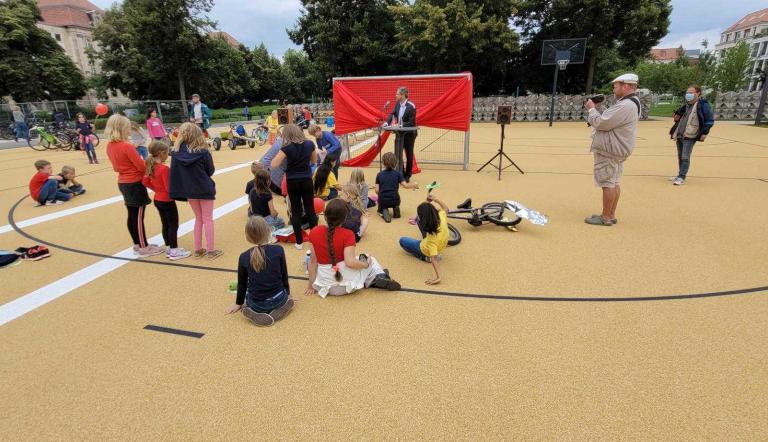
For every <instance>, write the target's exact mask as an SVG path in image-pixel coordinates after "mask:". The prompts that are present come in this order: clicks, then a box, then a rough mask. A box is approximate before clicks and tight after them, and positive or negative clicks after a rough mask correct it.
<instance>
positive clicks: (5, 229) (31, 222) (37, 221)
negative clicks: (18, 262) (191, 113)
mask: <svg viewBox="0 0 768 442" xmlns="http://www.w3.org/2000/svg"><path fill="white" fill-rule="evenodd" d="M250 165H251V163H242V164H236V165H234V166H229V167H225V168H223V169H217V170H216V172H214V173H213V175H214V176H216V175H220V174H223V173H227V172H232V171H233V170H238V169H242V168H244V167H248V166H250ZM122 200H123V197H122V196H121V195H118V196H113V197H111V198H107V199H103V200H100V201H95V202H93V203H88V204H83V205H82V206H77V207H72V208H71V209H65V210H59V211H58V212H53V213H49V214H46V215H41V216H36V217H34V218H30V219H27V220H24V221H18V222H17V223H16V225H17V226H19V227H29V226H34V225H35V224H40V223H44V222H48V221H53V220H55V219H59V218H63V217H65V216H70V215H75V214H77V213H81V212H86V211H88V210H92V209H97V208H99V207H104V206H108V205H110V204H114V203H118V202H120V201H122ZM11 231H13V227H11V225H10V224H6V225H4V226H0V235H2V234H3V233H8V232H11Z"/></svg>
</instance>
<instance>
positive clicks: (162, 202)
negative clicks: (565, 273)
mask: <svg viewBox="0 0 768 442" xmlns="http://www.w3.org/2000/svg"><path fill="white" fill-rule="evenodd" d="M167 159H168V145H167V144H165V143H164V142H162V141H158V140H155V141H153V142H151V143H149V157H148V158H147V159H146V165H147V174H146V175H145V176H144V178H143V179H142V183H143V184H144V186H146V187H147V188H149V189H152V190H154V191H155V207H156V208H157V212H158V213H159V214H160V222H161V223H162V226H163V241H165V246H166V248H167V250H166V253H165V257H166V258H168V259H170V260H171V261H176V260H179V259H184V258H188V257H189V256H190V255H192V253H190V252H189V250H186V249H184V248H183V247H179V244H178V238H177V231H178V230H179V209H178V208H177V207H176V201H174V200H172V199H171V196H170V194H169V193H168V192H169V188H168V181H169V180H168V176H169V174H170V169H169V168H168V166H166V165H165V164H164V163H165V160H167Z"/></svg>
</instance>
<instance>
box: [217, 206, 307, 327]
mask: <svg viewBox="0 0 768 442" xmlns="http://www.w3.org/2000/svg"><path fill="white" fill-rule="evenodd" d="M270 236H271V229H270V228H269V226H268V225H267V223H266V222H265V221H264V219H263V218H262V217H260V216H251V217H248V221H247V222H246V224H245V237H246V238H247V239H248V242H250V243H252V244H255V247H252V248H251V249H249V250H246V251H245V252H243V253H242V254H241V255H240V258H239V260H238V264H237V300H236V301H235V304H234V305H232V306H231V307H229V308H228V309H227V314H231V313H235V312H237V311H239V310H242V312H243V316H245V317H246V318H248V319H249V320H250V321H251V322H253V323H254V324H255V325H258V326H261V327H267V326H270V325H272V324H274V323H275V322H277V321H279V320H281V319H282V318H284V317H285V316H286V315H287V314H288V313H289V312H290V311H291V309H292V308H293V299H291V298H290V294H291V287H290V286H289V285H288V266H287V265H286V263H285V251H284V250H283V248H282V247H281V246H279V245H270V244H268V242H269V240H270ZM243 303H245V306H243Z"/></svg>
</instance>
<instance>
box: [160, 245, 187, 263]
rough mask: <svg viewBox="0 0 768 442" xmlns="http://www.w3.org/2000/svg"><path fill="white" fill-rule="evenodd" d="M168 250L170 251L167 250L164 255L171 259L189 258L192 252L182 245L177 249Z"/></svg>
mask: <svg viewBox="0 0 768 442" xmlns="http://www.w3.org/2000/svg"><path fill="white" fill-rule="evenodd" d="M169 250H170V251H169V252H168V255H166V257H167V258H168V259H170V260H171V261H176V260H179V259H184V258H189V257H190V256H192V252H190V251H189V250H187V249H185V248H183V247H179V248H177V249H169Z"/></svg>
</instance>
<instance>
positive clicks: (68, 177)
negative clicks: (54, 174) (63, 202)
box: [59, 166, 85, 196]
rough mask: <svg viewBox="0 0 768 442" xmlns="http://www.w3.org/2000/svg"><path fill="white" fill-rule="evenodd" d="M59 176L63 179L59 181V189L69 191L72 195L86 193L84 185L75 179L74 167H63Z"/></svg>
mask: <svg viewBox="0 0 768 442" xmlns="http://www.w3.org/2000/svg"><path fill="white" fill-rule="evenodd" d="M59 176H60V177H61V180H60V181H59V191H61V192H65V193H68V194H70V195H72V196H77V195H82V194H84V193H85V189H84V188H83V185H82V184H80V183H79V182H77V181H76V180H75V168H74V167H72V166H64V167H62V168H61V173H60V174H59Z"/></svg>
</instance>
